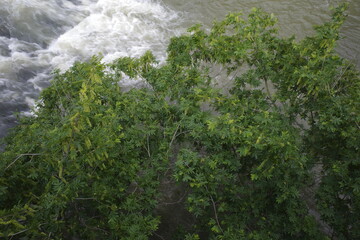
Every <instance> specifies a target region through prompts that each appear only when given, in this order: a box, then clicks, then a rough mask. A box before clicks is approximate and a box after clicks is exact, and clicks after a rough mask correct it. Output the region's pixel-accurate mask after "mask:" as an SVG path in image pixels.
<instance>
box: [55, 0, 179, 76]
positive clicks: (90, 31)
mask: <svg viewBox="0 0 360 240" xmlns="http://www.w3.org/2000/svg"><path fill="white" fill-rule="evenodd" d="M89 10H90V15H89V16H88V17H86V18H85V19H83V20H82V21H81V22H80V23H79V24H78V25H76V26H75V27H74V28H72V29H71V30H69V31H67V32H66V33H64V34H63V35H61V36H60V37H59V38H58V39H56V40H55V41H54V42H53V43H52V44H51V46H50V48H49V51H51V52H52V54H53V55H54V56H55V57H53V58H52V60H51V64H52V65H53V66H55V67H57V68H60V69H61V70H66V69H67V68H69V67H70V66H71V65H72V64H73V62H74V61H75V60H80V59H86V58H89V57H91V56H93V55H98V54H101V55H103V56H104V58H103V61H104V62H106V63H108V62H111V61H113V60H114V59H116V58H119V57H124V56H131V57H139V56H140V55H142V54H143V53H144V52H145V51H147V50H152V51H153V52H154V54H155V55H156V56H157V58H159V59H160V60H163V59H164V57H165V49H166V44H167V42H168V40H169V38H170V36H173V35H176V34H177V33H179V32H180V31H181V30H182V29H180V27H179V26H180V25H179V22H180V18H179V16H178V15H177V13H176V12H174V11H172V10H170V9H167V8H165V7H164V6H162V5H161V4H160V3H158V2H154V1H151V0H99V1H98V2H97V3H96V4H95V5H93V6H92V7H91V8H90V9H89Z"/></svg>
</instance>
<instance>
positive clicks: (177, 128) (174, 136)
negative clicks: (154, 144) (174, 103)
mask: <svg viewBox="0 0 360 240" xmlns="http://www.w3.org/2000/svg"><path fill="white" fill-rule="evenodd" d="M179 127H180V123H179V124H178V125H177V127H176V130H175V132H174V134H173V136H172V138H171V141H170V143H169V149H168V152H169V151H170V148H171V145H172V143H173V142H174V140H175V138H176V133H177V131H178V130H179Z"/></svg>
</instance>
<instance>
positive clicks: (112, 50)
mask: <svg viewBox="0 0 360 240" xmlns="http://www.w3.org/2000/svg"><path fill="white" fill-rule="evenodd" d="M340 2H341V1H340V0H339V1H337V0H333V1H331V0H303V1H296V0H207V1H204V0H163V1H161V0H0V137H1V136H3V135H5V133H6V129H7V128H8V127H9V126H12V125H14V124H15V118H14V116H13V113H14V112H16V111H21V112H26V111H28V109H29V106H32V105H33V104H34V101H35V99H36V98H37V96H38V94H39V91H40V90H41V89H43V88H44V87H46V86H48V82H49V79H50V78H51V71H52V70H53V69H54V68H59V69H61V70H66V69H67V68H69V67H70V66H71V65H72V64H73V62H74V61H77V60H86V59H88V58H89V57H91V56H92V55H95V54H102V55H103V56H104V61H105V62H111V61H112V60H114V59H116V58H118V57H121V56H133V57H137V56H140V55H141V54H142V53H144V52H145V51H146V50H149V49H150V50H152V51H153V52H154V54H155V56H156V57H157V58H158V59H159V60H164V58H165V49H166V45H167V43H168V41H169V39H170V37H172V36H176V35H179V34H181V33H182V32H184V31H185V29H186V28H187V27H189V26H190V25H191V24H193V23H198V22H201V23H204V25H205V26H206V27H209V26H210V25H211V23H212V21H213V20H215V19H220V18H222V17H224V16H225V15H226V14H227V13H228V12H230V11H243V12H245V13H246V12H248V11H249V10H250V9H251V8H253V7H261V8H263V9H264V10H266V11H268V12H273V13H274V14H275V15H276V16H277V17H278V18H279V28H280V29H281V31H280V34H281V35H283V36H288V35H292V34H295V35H296V36H297V37H298V38H299V39H301V38H302V37H304V36H305V35H306V34H311V33H312V25H314V24H321V23H323V22H324V21H326V20H328V19H329V13H330V11H329V7H330V6H331V5H336V4H338V3H340ZM349 2H350V8H349V11H348V14H349V17H348V19H347V21H346V23H345V24H344V26H343V28H342V32H343V35H344V36H345V37H346V38H345V39H343V40H342V41H341V42H340V43H339V47H338V51H339V53H340V54H341V55H342V56H344V57H346V58H348V59H351V60H352V61H353V62H354V63H356V64H357V66H360V64H359V62H358V60H359V55H360V48H359V46H360V44H359V41H358V40H359V39H360V0H350V1H349ZM129 84H132V83H129Z"/></svg>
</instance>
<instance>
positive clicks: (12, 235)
mask: <svg viewBox="0 0 360 240" xmlns="http://www.w3.org/2000/svg"><path fill="white" fill-rule="evenodd" d="M28 230H29V228H27V229H24V230H22V231H20V232H17V233H14V234H11V235H10V240H11V239H12V238H13V237H14V236H16V235H19V234H21V233H23V232H26V231H28Z"/></svg>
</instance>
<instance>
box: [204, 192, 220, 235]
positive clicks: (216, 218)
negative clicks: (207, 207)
mask: <svg viewBox="0 0 360 240" xmlns="http://www.w3.org/2000/svg"><path fill="white" fill-rule="evenodd" d="M205 189H206V191H207V192H208V193H209V191H208V188H207V187H206V186H205ZM209 196H210V200H211V202H212V205H213V208H214V214H215V220H216V223H217V225H218V227H219V229H220V231H221V232H222V233H224V231H223V230H222V228H221V226H220V222H219V218H218V215H217V211H216V204H215V201H214V199H213V197H212V196H211V194H210V193H209Z"/></svg>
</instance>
